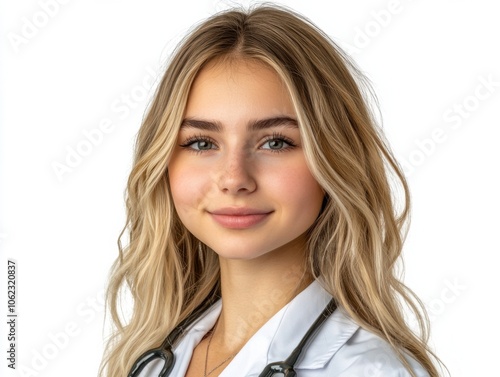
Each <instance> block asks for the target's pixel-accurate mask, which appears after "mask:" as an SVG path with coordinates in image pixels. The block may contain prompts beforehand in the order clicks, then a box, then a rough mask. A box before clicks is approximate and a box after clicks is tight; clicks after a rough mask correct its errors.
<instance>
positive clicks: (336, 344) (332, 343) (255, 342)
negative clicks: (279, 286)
mask: <svg viewBox="0 0 500 377" xmlns="http://www.w3.org/2000/svg"><path fill="white" fill-rule="evenodd" d="M331 298H332V297H331V296H330V294H328V292H326V291H325V290H324V289H323V288H322V287H321V286H320V285H319V283H318V282H316V281H314V282H313V283H311V284H310V285H309V286H308V287H307V288H306V289H305V290H304V291H302V292H301V293H300V294H299V295H297V296H296V297H295V298H294V299H293V300H292V301H291V302H290V303H289V304H288V305H286V306H285V307H284V308H282V309H281V310H280V311H279V312H278V313H276V314H275V315H274V316H273V317H272V318H271V319H270V320H269V321H268V322H267V323H266V324H265V325H264V326H263V327H262V328H261V329H260V330H259V331H258V332H257V333H256V334H255V335H254V336H253V337H252V338H251V339H250V340H249V341H248V342H247V344H246V345H245V346H244V347H243V348H242V349H241V351H240V352H239V353H238V355H236V356H235V358H234V359H233V360H232V362H231V363H230V364H229V365H228V366H227V367H226V368H225V369H224V371H223V372H222V373H221V374H220V377H233V376H248V377H250V376H258V375H259V374H260V373H261V372H262V370H263V369H264V367H265V366H266V365H267V364H269V363H271V362H276V361H283V360H285V359H286V358H287V357H288V356H289V355H290V353H291V352H292V351H293V350H294V349H295V347H296V346H297V344H298V343H299V342H300V340H301V339H302V337H303V336H304V334H305V333H306V332H307V330H308V329H309V327H310V326H311V325H312V324H313V322H314V321H315V320H316V318H317V317H318V316H319V315H320V314H321V312H322V311H323V309H324V308H325V307H326V305H327V304H328V302H329V301H330V300H331ZM358 327H359V326H358V325H356V324H355V323H354V322H353V321H351V320H350V319H349V318H348V317H347V316H345V314H344V313H343V311H342V310H341V309H337V310H336V311H335V312H334V313H333V314H332V315H331V316H330V317H329V318H328V319H327V320H326V321H325V322H324V323H323V325H322V327H321V329H320V331H318V332H317V333H316V335H315V337H314V340H313V341H312V342H311V343H310V344H309V346H308V347H307V348H306V349H304V351H303V353H302V354H301V357H300V358H299V360H298V361H297V364H296V369H318V368H322V367H324V366H325V364H326V363H327V362H328V361H329V360H330V359H331V358H332V357H333V355H334V354H335V352H337V350H338V349H340V347H342V345H344V344H345V342H346V341H347V340H348V339H349V338H350V337H351V336H352V335H353V334H354V332H356V330H357V329H358Z"/></svg>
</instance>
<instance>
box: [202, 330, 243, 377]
mask: <svg viewBox="0 0 500 377" xmlns="http://www.w3.org/2000/svg"><path fill="white" fill-rule="evenodd" d="M218 324H219V322H218V321H217V323H216V325H215V327H214V328H213V330H212V331H211V332H210V337H209V338H208V344H207V350H206V351H205V370H204V372H203V377H207V376H209V375H211V374H212V373H213V372H215V371H216V370H217V369H219V368H220V367H221V366H223V365H224V364H225V363H227V362H228V361H229V360H231V359H232V358H233V357H235V356H236V353H234V354H232V355H230V356H229V357H228V358H226V359H224V360H222V361H221V362H220V364H217V366H215V367H214V368H212V369H210V371H209V372H207V366H208V351H209V350H210V344H211V343H212V338H213V336H214V332H215V329H216V327H217V325H218Z"/></svg>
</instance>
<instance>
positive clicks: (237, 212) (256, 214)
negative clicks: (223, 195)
mask: <svg viewBox="0 0 500 377" xmlns="http://www.w3.org/2000/svg"><path fill="white" fill-rule="evenodd" d="M272 212H273V211H270V212H261V211H253V210H250V209H245V208H242V209H222V210H217V211H213V212H209V213H210V215H211V216H212V218H213V219H214V220H215V222H217V223H218V224H219V225H221V226H223V227H224V228H229V229H247V228H251V227H253V226H255V225H257V224H260V223H261V222H263V221H264V220H266V219H267V218H268V217H269V215H270V214H271V213H272Z"/></svg>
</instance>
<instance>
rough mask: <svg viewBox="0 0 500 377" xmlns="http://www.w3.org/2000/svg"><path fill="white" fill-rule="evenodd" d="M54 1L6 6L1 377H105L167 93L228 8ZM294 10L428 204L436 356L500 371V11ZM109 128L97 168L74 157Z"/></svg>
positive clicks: (0, 148)
mask: <svg viewBox="0 0 500 377" xmlns="http://www.w3.org/2000/svg"><path fill="white" fill-rule="evenodd" d="M54 1H55V0H40V1H33V0H27V1H17V2H13V1H9V2H7V1H2V2H1V4H2V5H1V8H0V17H1V18H0V49H1V50H0V54H1V55H0V59H1V65H0V75H1V77H0V79H1V92H0V96H1V97H0V101H1V102H0V104H1V105H0V106H1V107H0V116H1V118H0V121H1V126H2V127H1V131H0V132H1V133H0V143H1V144H0V153H1V155H0V163H1V165H0V174H1V203H0V205H1V206H0V211H1V212H0V216H1V217H0V248H1V250H2V251H1V253H2V254H1V263H0V266H1V267H0V286H2V287H3V288H2V289H0V292H1V296H0V297H1V299H0V306H1V309H0V313H1V314H0V315H1V316H2V319H1V323H2V325H1V326H0V328H1V334H2V335H1V338H0V347H1V348H0V349H1V352H0V355H2V357H1V358H0V359H1V361H0V370H1V372H0V374H1V375H2V376H51V377H56V376H67V375H76V376H93V375H96V373H97V368H98V364H99V361H100V357H101V353H102V351H103V336H104V334H106V333H107V330H106V328H105V327H104V325H103V323H104V313H103V305H102V302H103V301H102V290H103V287H104V286H105V284H106V279H107V274H108V270H109V268H110V266H111V263H112V262H113V260H114V259H115V257H116V256H117V246H116V239H117V237H118V234H119V232H120V230H121V228H122V226H123V224H124V205H123V191H124V188H125V183H126V179H127V174H128V171H129V169H130V163H131V153H132V145H133V138H134V136H135V133H136V132H137V130H138V128H139V125H140V122H141V119H142V116H143V114H144V110H145V108H146V106H147V103H148V100H149V98H150V95H151V92H152V89H151V88H152V87H153V86H154V83H153V82H154V80H155V78H156V75H157V73H158V72H160V71H161V66H162V64H163V63H164V62H165V60H166V58H167V57H168V54H169V52H170V51H171V50H172V48H173V47H174V46H175V44H176V43H177V41H178V40H179V38H181V37H182V36H183V35H184V34H185V33H186V32H187V31H188V30H189V28H190V27H191V26H192V25H193V24H194V23H196V22H198V21H200V20H202V19H203V18H205V17H207V16H209V15H211V14H213V13H214V12H215V11H218V10H222V9H224V8H226V7H227V4H229V2H228V1H225V2H218V1H208V0H207V1H201V0H200V1H181V2H175V3H174V2H167V1H152V0H148V1H144V0H143V1H123V0H122V1H116V0H115V1H113V0H107V1H103V0H101V1H96V0H92V1H76V0H74V1H68V0H66V1H65V4H63V1H62V0H61V1H60V2H59V3H54ZM49 3H50V4H52V5H51V6H48V5H44V4H49ZM280 3H282V4H286V5H288V6H290V7H292V8H293V9H295V10H297V11H299V12H300V13H303V14H304V15H306V16H307V17H309V18H310V19H311V20H313V21H314V22H315V23H316V24H317V25H318V26H319V27H320V28H322V29H323V30H324V31H325V32H326V33H328V34H329V35H330V36H331V37H332V38H333V39H334V40H336V41H337V42H338V43H339V44H340V45H341V46H343V47H344V48H346V49H347V50H348V51H350V53H351V54H352V56H353V58H354V59H355V60H356V61H357V63H358V64H359V66H360V67H361V68H362V70H363V71H364V72H365V73H366V74H367V76H368V77H369V78H370V79H371V80H372V82H373V85H374V88H375V91H376V93H377V95H378V97H379V100H380V105H381V110H382V114H383V117H384V118H383V119H384V124H383V127H384V129H385V132H386V134H387V137H388V139H389V141H390V143H391V145H392V147H393V149H394V152H395V154H396V156H397V157H398V158H399V159H400V161H401V162H402V163H403V164H405V165H406V170H407V173H408V177H409V182H410V186H411V190H412V197H413V218H412V219H413V220H412V227H411V231H410V234H409V237H408V240H407V243H406V247H405V250H404V260H405V265H406V275H405V282H406V283H407V285H409V286H410V287H411V288H412V289H414V291H415V292H416V293H417V294H418V295H419V296H420V297H421V298H422V300H423V301H424V302H425V303H426V305H427V307H428V310H429V314H430V316H431V324H432V343H431V344H432V346H433V348H434V349H435V350H436V352H437V353H438V355H439V356H440V357H441V358H442V359H443V361H444V362H445V364H446V365H447V366H448V368H449V370H450V371H451V374H452V375H453V376H454V377H461V376H472V375H475V376H481V375H493V374H494V373H497V370H498V366H497V359H498V346H497V345H496V344H497V342H498V338H499V337H500V329H499V325H498V317H497V316H498V308H499V305H498V298H499V295H498V291H497V289H498V287H499V280H500V279H499V274H498V272H497V269H498V262H497V261H498V259H496V258H495V254H496V253H497V252H499V251H500V250H499V247H498V239H497V238H498V233H499V226H498V225H499V221H498V214H499V212H500V201H499V198H498V193H499V192H500V184H499V180H498V172H499V162H500V161H499V157H500V156H499V152H498V151H499V148H498V144H499V141H500V133H499V131H498V126H499V125H500V115H499V112H498V109H499V104H500V52H499V51H500V49H499V46H500V43H499V36H500V22H499V19H498V15H499V14H500V13H499V9H498V6H497V5H494V4H495V3H496V1H487V0H474V1H472V0H442V1H439V2H437V1H431V0H418V1H417V0H413V1H411V0H399V1H398V0H393V1H390V0H384V1H379V0H376V1H375V0H371V1H368V0H364V1H348V0H342V1H331V2H329V3H327V2H324V1H323V2H321V1H318V0H308V1H298V0H296V1H283V2H280ZM54 4H59V5H57V7H56V6H55V5H54ZM242 4H247V2H242ZM325 4H328V5H325ZM30 24H31V26H30ZM487 82H489V84H485V83H487ZM126 96H128V97H130V98H131V100H130V101H129V103H128V104H126V102H125V101H126V100H125V98H126ZM107 121H108V122H111V123H110V125H109V127H108V129H107V131H108V132H107V133H104V134H102V138H101V139H100V140H97V139H96V140H97V141H95V144H96V145H94V146H92V148H91V150H85V152H88V153H87V155H85V156H83V157H81V159H79V160H76V159H75V156H73V159H71V157H68V156H69V155H71V152H70V151H71V150H76V149H77V148H78V147H80V150H82V149H81V148H84V144H85V143H86V142H85V141H84V140H86V136H85V133H87V134H88V133H91V132H92V130H93V129H97V128H98V127H99V126H100V124H101V123H102V122H107ZM94 134H95V133H94ZM432 138H434V140H432ZM86 145H87V146H89V145H90V144H89V143H88V142H87V144H86ZM68 158H69V161H70V162H72V165H73V166H72V167H70V168H69V170H71V171H69V170H68V171H66V172H65V173H63V174H62V175H61V174H59V176H58V175H57V174H56V172H55V171H54V168H53V166H54V164H61V165H62V164H64V165H66V164H67V161H66V159H68ZM9 258H13V259H15V260H16V261H17V269H18V276H17V278H18V279H17V280H18V291H17V300H18V304H17V311H18V313H19V317H18V318H17V321H18V323H17V337H18V343H17V367H18V369H17V370H16V371H11V370H10V369H8V368H7V367H6V364H7V361H6V357H5V356H6V354H7V352H6V351H7V335H6V331H7V327H6V321H7V304H6V302H7V298H6V286H7V283H6V282H7V277H6V270H7V267H6V265H7V259H9ZM495 312H497V315H494V313H495ZM494 317H496V318H497V319H496V320H495V319H494ZM63 333H65V334H66V335H64V334H63ZM488 340H491V342H492V343H489V342H488V343H486V342H487V341H488ZM489 344H493V345H494V347H490V346H489ZM21 366H23V367H24V368H25V371H26V372H24V373H22V372H21V371H20V370H19V367H21Z"/></svg>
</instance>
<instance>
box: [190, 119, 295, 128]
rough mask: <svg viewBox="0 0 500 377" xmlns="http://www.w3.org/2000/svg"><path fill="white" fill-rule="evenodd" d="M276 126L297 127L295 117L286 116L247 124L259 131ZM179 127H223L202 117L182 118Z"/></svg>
mask: <svg viewBox="0 0 500 377" xmlns="http://www.w3.org/2000/svg"><path fill="white" fill-rule="evenodd" d="M278 126H286V127H290V128H298V127H299V125H298V123H297V120H296V119H294V118H291V117H288V116H278V117H272V118H265V119H257V120H254V121H251V122H250V123H249V124H248V129H249V130H250V131H259V130H264V129H267V128H272V127H278ZM181 128H196V129H198V130H205V131H214V132H221V131H222V129H223V128H224V127H223V126H222V124H221V123H220V122H218V121H215V122H212V121H208V120H202V119H195V118H185V119H183V120H182V123H181Z"/></svg>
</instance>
